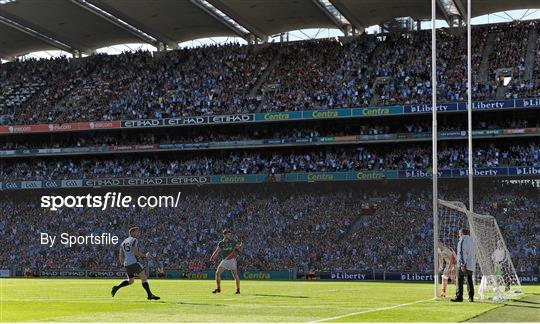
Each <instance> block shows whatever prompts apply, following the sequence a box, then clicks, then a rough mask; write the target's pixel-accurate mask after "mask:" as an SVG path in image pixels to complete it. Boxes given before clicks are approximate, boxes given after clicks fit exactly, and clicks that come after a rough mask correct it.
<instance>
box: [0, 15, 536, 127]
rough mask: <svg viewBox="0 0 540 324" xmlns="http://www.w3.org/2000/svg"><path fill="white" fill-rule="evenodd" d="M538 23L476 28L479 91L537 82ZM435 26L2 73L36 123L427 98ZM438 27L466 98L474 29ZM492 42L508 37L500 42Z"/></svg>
mask: <svg viewBox="0 0 540 324" xmlns="http://www.w3.org/2000/svg"><path fill="white" fill-rule="evenodd" d="M539 26H540V24H539V22H538V21H527V22H513V23H507V24H495V25H488V26H479V27H475V28H474V35H475V36H476V39H475V45H477V46H475V49H476V48H478V50H477V52H476V54H475V56H474V60H473V70H474V71H473V72H474V75H475V76H476V80H475V82H474V88H473V90H474V91H473V92H474V93H473V98H474V99H475V100H492V99H503V98H505V97H513V98H517V97H524V96H527V97H528V96H534V95H535V94H538V91H539V88H538V73H535V74H534V77H529V76H528V75H526V74H525V73H524V72H525V71H526V70H528V69H527V67H526V64H530V65H531V66H530V69H532V70H534V67H535V66H537V65H538V64H539V63H538V59H537V58H538V54H536V55H535V53H534V51H535V50H537V49H535V47H534V46H528V44H529V43H535V42H538V40H537V39H535V38H534V37H532V36H530V35H533V36H534V35H538V34H539V29H540V27H539ZM429 35H430V34H429V32H426V31H417V32H410V33H407V34H400V35H389V36H387V37H385V38H384V40H381V39H378V38H375V37H373V35H363V36H356V37H349V38H343V39H323V40H311V41H303V42H291V43H286V44H264V45H250V46H241V45H234V44H232V45H225V46H205V47H201V48H196V49H184V50H175V51H169V52H166V53H158V54H156V55H154V56H152V55H150V53H145V52H138V53H130V54H122V55H116V56H106V55H95V56H91V57H88V58H84V59H70V60H67V59H56V60H52V61H50V62H49V60H43V61H30V62H26V61H23V62H12V63H6V64H2V66H0V70H2V75H4V77H5V78H6V79H7V80H11V79H23V80H24V79H31V78H33V79H37V80H40V81H39V84H40V87H37V88H35V89H34V88H32V89H33V90H28V89H27V88H26V87H23V88H21V89H20V91H15V90H13V86H12V85H11V84H12V82H10V83H2V84H1V87H2V90H1V93H6V94H7V93H10V98H12V96H15V98H17V95H19V96H22V97H23V98H24V100H23V99H19V100H18V101H17V104H16V105H15V104H14V103H11V101H12V100H13V99H9V98H7V97H6V96H4V97H5V98H4V99H0V105H1V106H2V107H5V108H3V109H4V111H5V112H4V113H3V114H4V115H9V116H10V118H4V122H5V123H6V122H7V123H10V124H37V123H65V122H72V121H93V120H117V119H128V120H129V119H144V118H166V117H175V116H194V115H208V114H210V115H215V114H230V113H246V112H254V111H290V110H311V109H326V108H340V107H362V106H381V105H392V104H409V103H429V102H430V100H431V99H430V97H431V95H430V93H431V81H430V69H431V68H430V62H429V61H430V55H431V53H430V42H429V38H430V36H429ZM438 37H440V39H441V42H440V45H439V46H440V51H439V53H440V54H439V57H438V61H439V62H440V63H439V66H440V67H439V68H438V75H439V88H438V93H439V95H440V100H441V102H454V101H464V99H465V92H466V87H465V85H466V82H465V71H466V70H465V67H466V65H465V61H466V60H465V58H466V52H465V42H464V38H463V37H461V36H455V35H453V34H450V33H449V32H445V31H440V32H439V36H438ZM488 42H490V43H493V42H495V43H498V42H504V43H505V44H509V46H505V47H504V49H499V48H498V47H493V46H487V43H488ZM537 47H538V46H536V48H537ZM488 48H489V49H491V52H489V53H486V52H487V50H486V49H488ZM529 48H531V49H532V50H531V53H529V50H528V49H529ZM528 56H531V57H532V58H533V59H532V60H531V62H529V61H528V60H527V57H528ZM306 58H307V59H306ZM485 60H487V62H484V61H485ZM501 69H505V70H508V71H510V73H511V75H512V76H513V79H512V84H511V85H510V86H503V85H502V84H501V83H500V82H497V81H496V77H497V76H498V73H499V70H501ZM43 82H44V83H45V84H46V85H41V84H42V83H43ZM112 89H114V91H112ZM32 93H33V95H32ZM98 93H99V96H98V95H96V94H98Z"/></svg>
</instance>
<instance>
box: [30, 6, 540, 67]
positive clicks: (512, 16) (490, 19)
mask: <svg viewBox="0 0 540 324" xmlns="http://www.w3.org/2000/svg"><path fill="white" fill-rule="evenodd" d="M532 19H540V9H529V10H512V11H503V12H498V13H493V14H489V15H484V16H480V17H476V18H473V19H472V23H473V25H482V24H493V23H501V22H509V21H512V20H532ZM437 27H448V25H447V23H446V22H445V21H444V20H438V21H437ZM429 28H431V21H426V22H423V23H422V29H429ZM378 31H379V27H378V26H371V27H369V28H367V29H366V32H367V33H376V32H378ZM339 36H343V33H342V32H341V31H340V30H339V29H328V28H312V29H302V30H295V31H291V32H289V41H299V40H307V39H317V38H328V37H339ZM269 41H270V42H279V36H275V37H272V38H270V39H269ZM231 42H238V43H241V44H245V43H246V41H245V40H244V39H242V38H239V37H212V38H203V39H197V40H192V41H187V42H184V43H180V44H179V45H180V47H181V48H190V47H199V46H204V45H213V44H226V43H231ZM137 50H147V51H155V50H156V48H155V47H154V46H152V45H148V44H120V45H115V46H109V47H104V48H100V49H97V50H96V51H97V52H98V53H107V54H111V55H115V54H120V53H123V52H129V51H137ZM57 56H68V57H71V54H70V53H67V52H63V51H41V52H35V53H30V54H27V55H25V56H23V57H22V58H50V57H57Z"/></svg>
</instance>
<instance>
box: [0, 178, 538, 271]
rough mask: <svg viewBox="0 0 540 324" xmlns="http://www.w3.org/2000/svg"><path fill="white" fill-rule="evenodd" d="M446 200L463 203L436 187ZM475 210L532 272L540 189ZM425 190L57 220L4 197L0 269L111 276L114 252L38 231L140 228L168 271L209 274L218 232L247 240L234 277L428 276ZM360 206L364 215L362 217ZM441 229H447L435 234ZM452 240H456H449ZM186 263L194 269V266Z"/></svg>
mask: <svg viewBox="0 0 540 324" xmlns="http://www.w3.org/2000/svg"><path fill="white" fill-rule="evenodd" d="M440 192H441V195H442V196H444V197H445V198H451V199H453V200H462V201H464V200H466V196H465V194H464V193H463V190H459V188H454V189H452V190H450V189H447V188H445V187H444V186H443V188H442V190H441V191H440ZM478 192H481V195H479V196H478V197H479V198H478V200H477V202H476V208H475V209H476V211H477V212H481V213H486V214H490V215H493V216H495V217H496V219H497V221H498V222H499V226H500V228H501V231H502V234H503V236H504V238H505V240H506V244H507V246H508V248H509V250H510V253H511V257H512V261H513V262H514V265H515V267H516V270H517V271H519V272H524V273H531V272H535V273H538V271H539V268H538V267H539V263H538V258H537V252H538V244H537V242H538V239H539V238H540V237H539V233H540V228H539V225H538V222H537V219H536V218H537V213H538V210H539V208H540V205H539V199H538V194H539V192H538V189H535V188H532V187H527V188H521V189H516V188H507V189H504V190H503V189H502V188H500V186H493V187H492V186H486V187H482V188H479V189H478ZM431 205H432V202H431V188H430V187H429V188H422V187H416V188H415V187H412V186H407V190H399V189H397V187H392V189H390V188H388V186H387V188H386V189H383V190H380V191H378V190H377V189H374V188H371V189H366V190H360V189H358V190H348V189H345V187H343V186H342V187H340V189H337V190H334V191H333V192H330V191H324V192H311V191H309V190H307V191H305V190H304V189H302V188H299V187H294V188H287V187H283V188H280V189H275V190H273V191H272V190H264V191H261V192H258V191H254V190H250V192H249V193H247V192H242V191H239V192H236V191H235V192H229V193H223V192H221V193H217V192H194V193H188V194H185V195H184V196H183V199H182V200H181V202H180V205H179V206H178V207H176V208H154V209H132V208H128V209H121V208H113V209H110V210H107V212H102V211H100V210H98V209H92V208H64V209H60V210H58V211H56V212H53V211H48V210H46V209H44V208H41V207H39V206H38V205H35V204H34V203H32V202H29V201H28V200H27V199H22V200H21V199H20V198H17V199H11V198H7V199H3V204H2V209H1V210H0V213H1V214H2V217H1V218H0V244H2V246H4V247H5V248H3V249H1V250H0V264H2V265H4V266H18V267H31V268H32V269H34V270H38V269H41V270H47V269H58V268H64V269H95V270H105V269H116V268H120V267H121V265H120V264H119V262H118V259H117V258H118V247H117V246H110V245H109V246H107V245H105V246H102V245H75V246H72V247H69V248H68V247H66V246H64V245H62V244H59V243H57V244H56V245H55V246H54V247H52V248H51V247H47V246H44V245H41V244H40V242H39V233H42V232H43V233H58V234H59V233H70V234H71V235H90V234H95V235H100V234H101V233H111V234H113V235H117V236H118V237H120V238H121V240H122V239H123V238H124V237H126V235H127V229H128V228H129V227H130V226H134V225H138V226H140V227H141V229H142V237H141V238H140V242H141V244H142V249H143V250H145V251H151V252H155V253H157V258H156V259H157V260H158V261H159V262H160V263H162V265H163V266H164V267H165V268H166V269H181V270H183V271H187V270H188V268H191V269H193V268H198V269H199V270H200V269H212V268H213V267H215V264H212V263H210V262H209V257H210V255H211V253H212V252H213V250H214V249H215V246H216V244H217V242H218V241H219V240H220V239H221V231H222V230H223V229H225V228H228V229H232V230H233V232H234V234H235V235H236V236H245V241H246V246H245V249H244V251H243V252H242V253H241V255H240V259H239V266H240V269H242V270H286V269H292V268H300V269H316V270H339V269H359V270H366V269H373V270H377V271H381V270H383V271H392V270H393V271H425V272H428V271H430V270H431V269H433V261H432V256H433V254H432V253H433V252H432V251H433V240H432V236H433V225H432V219H431ZM366 206H368V208H367V209H366ZM443 230H445V229H443ZM454 234H457V233H454ZM193 265H197V267H194V266H193Z"/></svg>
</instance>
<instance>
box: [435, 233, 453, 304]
mask: <svg viewBox="0 0 540 324" xmlns="http://www.w3.org/2000/svg"><path fill="white" fill-rule="evenodd" d="M437 245H438V246H437V253H438V254H439V258H438V259H439V271H440V272H442V290H441V297H446V288H447V287H448V279H450V280H452V282H453V283H454V284H455V283H456V264H457V257H456V252H454V250H452V249H451V248H450V247H448V246H446V245H445V244H444V243H443V242H439V243H438V244H437Z"/></svg>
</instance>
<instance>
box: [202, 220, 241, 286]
mask: <svg viewBox="0 0 540 324" xmlns="http://www.w3.org/2000/svg"><path fill="white" fill-rule="evenodd" d="M231 237H232V233H231V231H230V230H227V229H226V230H224V231H223V240H222V241H221V242H219V243H218V246H217V247H216V249H215V250H214V253H212V256H211V257H210V261H212V262H214V260H215V259H216V257H217V256H218V254H220V253H221V259H222V260H221V262H220V263H219V265H218V267H217V270H216V285H217V288H216V289H215V290H214V291H213V292H212V293H214V294H216V293H220V292H221V274H222V273H223V271H224V270H229V271H230V272H231V273H232V275H233V277H234V281H235V283H236V293H237V294H239V293H240V278H239V277H238V269H237V266H236V258H237V257H238V253H240V252H241V251H242V249H243V248H244V239H243V238H240V242H237V241H236V240H234V239H232V238H231Z"/></svg>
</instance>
